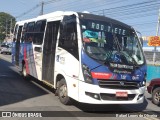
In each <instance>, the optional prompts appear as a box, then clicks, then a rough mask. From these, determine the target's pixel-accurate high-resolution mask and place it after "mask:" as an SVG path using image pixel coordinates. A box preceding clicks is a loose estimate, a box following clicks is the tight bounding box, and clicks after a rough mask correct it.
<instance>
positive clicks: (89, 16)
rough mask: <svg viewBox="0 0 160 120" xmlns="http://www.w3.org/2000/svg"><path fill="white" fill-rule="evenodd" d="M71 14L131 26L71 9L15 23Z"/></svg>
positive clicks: (20, 23) (21, 23)
mask: <svg viewBox="0 0 160 120" xmlns="http://www.w3.org/2000/svg"><path fill="white" fill-rule="evenodd" d="M72 14H75V15H77V16H79V18H81V19H93V20H100V21H107V22H110V23H115V24H118V25H122V26H124V27H127V28H129V29H131V28H132V27H131V26H129V25H127V24H125V23H123V22H120V21H118V20H115V19H112V18H109V17H105V16H100V15H95V14H91V13H81V12H73V11H55V12H51V13H48V14H44V15H40V16H38V17H35V18H33V19H28V20H23V21H18V22H17V23H16V24H19V25H23V24H24V23H27V22H31V21H37V20H43V19H50V18H54V17H62V16H64V15H72Z"/></svg>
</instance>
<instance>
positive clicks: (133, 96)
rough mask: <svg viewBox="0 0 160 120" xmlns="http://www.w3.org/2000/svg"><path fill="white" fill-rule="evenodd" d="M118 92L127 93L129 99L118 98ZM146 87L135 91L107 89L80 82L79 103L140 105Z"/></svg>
mask: <svg viewBox="0 0 160 120" xmlns="http://www.w3.org/2000/svg"><path fill="white" fill-rule="evenodd" d="M116 92H127V93H128V97H127V98H126V97H125V98H123V97H120V98H119V97H118V98H117V97H116ZM144 93H145V87H141V88H139V89H135V90H121V89H107V88H101V87H99V86H98V85H93V84H88V83H85V82H82V81H79V100H78V101H79V102H82V103H89V104H138V103H143V101H144Z"/></svg>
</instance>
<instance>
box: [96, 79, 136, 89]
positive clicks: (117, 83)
mask: <svg viewBox="0 0 160 120" xmlns="http://www.w3.org/2000/svg"><path fill="white" fill-rule="evenodd" d="M98 82H99V86H100V87H102V88H109V89H122V90H133V89H139V82H137V81H126V80H98Z"/></svg>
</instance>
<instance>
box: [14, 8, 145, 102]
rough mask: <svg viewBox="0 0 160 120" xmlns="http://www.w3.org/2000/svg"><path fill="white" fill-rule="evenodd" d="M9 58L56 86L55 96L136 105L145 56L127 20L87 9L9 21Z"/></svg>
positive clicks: (141, 93)
mask: <svg viewBox="0 0 160 120" xmlns="http://www.w3.org/2000/svg"><path fill="white" fill-rule="evenodd" d="M12 62H13V63H14V64H15V65H17V66H18V67H19V69H20V71H21V72H22V75H23V76H24V77H25V78H27V77H28V76H32V77H34V78H37V79H38V80H40V81H42V82H44V83H46V84H48V85H50V86H51V87H53V88H54V89H55V90H56V93H57V94H58V96H59V98H60V101H61V102H62V103H63V104H69V103H70V102H71V99H74V100H76V101H78V102H82V103H89V104H138V103H142V102H143V100H144V92H145V83H146V61H145V57H144V54H143V50H142V45H141V41H140V40H139V38H138V35H137V33H136V31H135V30H134V29H133V28H132V27H131V26H129V25H126V24H124V23H122V22H119V21H117V20H114V19H111V18H107V17H104V16H98V15H93V14H89V13H77V12H63V11H57V12H53V13H50V14H46V15H42V16H38V17H36V18H33V19H29V20H25V21H19V22H17V23H16V25H15V32H14V41H13V53H12Z"/></svg>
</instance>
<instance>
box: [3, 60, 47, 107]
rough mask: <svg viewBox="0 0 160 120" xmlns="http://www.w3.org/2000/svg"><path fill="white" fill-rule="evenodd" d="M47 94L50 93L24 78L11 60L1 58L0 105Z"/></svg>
mask: <svg viewBox="0 0 160 120" xmlns="http://www.w3.org/2000/svg"><path fill="white" fill-rule="evenodd" d="M45 94H48V93H47V92H46V91H44V90H42V89H41V88H39V87H38V86H36V85H34V84H32V83H31V82H29V81H25V80H23V79H22V77H21V76H20V74H19V73H18V72H17V70H16V68H15V67H14V66H13V65H12V64H11V63H10V62H7V61H5V60H3V59H0V95H1V96H0V106H4V105H9V104H13V103H17V102H21V101H23V100H26V99H30V98H34V97H38V96H42V95H45Z"/></svg>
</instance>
